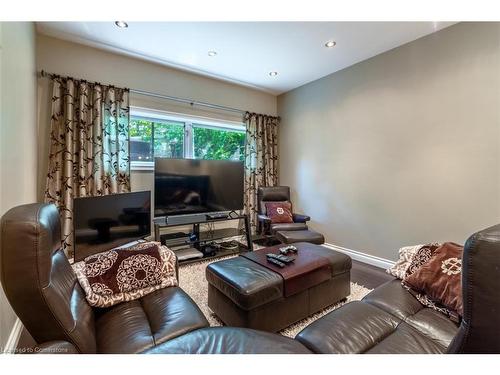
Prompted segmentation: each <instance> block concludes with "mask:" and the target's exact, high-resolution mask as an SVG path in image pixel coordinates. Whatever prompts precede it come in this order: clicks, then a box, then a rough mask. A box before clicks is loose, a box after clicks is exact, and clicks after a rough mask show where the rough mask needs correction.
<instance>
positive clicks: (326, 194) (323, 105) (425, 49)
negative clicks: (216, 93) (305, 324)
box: [278, 23, 500, 260]
mask: <svg viewBox="0 0 500 375" xmlns="http://www.w3.org/2000/svg"><path fill="white" fill-rule="evenodd" d="M339 48H341V46H339ZM278 113H279V115H280V116H281V117H282V123H281V127H280V157H281V159H280V182H281V183H282V184H286V185H290V186H291V187H292V191H293V198H294V204H295V207H296V208H297V211H303V212H305V213H307V214H309V215H311V216H312V217H313V221H312V227H313V228H315V229H317V230H319V231H321V232H323V233H324V234H325V235H326V240H327V242H330V243H333V244H336V245H339V246H342V247H346V248H349V249H353V250H357V251H361V252H365V253H368V254H371V255H375V256H379V257H382V258H386V259H392V260H394V259H396V258H397V249H398V248H399V247H400V246H404V245H410V244H417V243H425V242H430V241H456V242H459V243H463V242H464V241H465V240H466V238H467V237H468V235H469V234H471V233H472V232H474V231H476V230H478V229H481V228H483V227H486V226H489V225H493V224H496V223H498V222H500V165H499V164H500V24H499V23H460V24H457V25H455V26H451V27H449V28H447V29H444V30H442V31H440V32H437V33H435V34H431V35H429V36H426V37H424V38H421V39H419V40H416V41H414V42H411V43H409V44H407V45H404V46H401V47H399V48H396V49H394V50H391V51H388V52H386V53H384V54H381V55H378V56H376V57H374V58H371V59H369V60H366V61H364V62H361V63H359V64H357V65H354V66H352V67H349V68H347V69H345V70H342V71H339V72H336V73H334V74H332V75H329V76H327V77H324V78H322V79H319V80H317V81H315V82H312V83H309V84H307V85H305V86H302V87H300V88H297V89H295V90H293V91H290V92H288V93H285V94H283V95H281V96H279V97H278Z"/></svg>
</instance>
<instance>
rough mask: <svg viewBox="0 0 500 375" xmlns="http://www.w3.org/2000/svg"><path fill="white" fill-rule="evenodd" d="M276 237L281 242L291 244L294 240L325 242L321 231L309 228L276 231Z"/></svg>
mask: <svg viewBox="0 0 500 375" xmlns="http://www.w3.org/2000/svg"><path fill="white" fill-rule="evenodd" d="M276 238H277V239H278V240H280V241H281V242H282V243H286V244H292V243H296V242H309V243H314V244H316V245H321V244H324V243H325V237H323V235H322V234H321V233H318V232H315V231H313V230H310V229H305V230H287V231H285V230H283V231H278V232H276Z"/></svg>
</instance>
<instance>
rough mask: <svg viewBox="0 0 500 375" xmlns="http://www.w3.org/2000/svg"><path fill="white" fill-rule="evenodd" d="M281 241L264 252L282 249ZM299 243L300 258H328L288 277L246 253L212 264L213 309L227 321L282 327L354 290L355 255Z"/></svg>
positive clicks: (209, 270) (210, 289)
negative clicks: (247, 256)
mask: <svg viewBox="0 0 500 375" xmlns="http://www.w3.org/2000/svg"><path fill="white" fill-rule="evenodd" d="M281 246H283V245H279V246H273V247H270V248H266V249H263V250H258V252H263V253H267V252H274V253H276V252H277V250H278V248H279V247H281ZM295 246H296V247H297V248H298V249H299V253H298V255H297V259H299V258H298V257H300V255H301V254H311V253H314V254H317V259H320V260H322V262H323V263H322V265H321V266H318V267H316V268H315V267H314V266H311V264H310V263H307V262H306V264H305V267H304V268H303V269H304V272H303V273H302V274H301V273H300V272H296V274H295V275H294V277H293V278H292V279H288V280H287V282H285V279H284V278H283V276H282V275H281V274H280V273H278V272H277V271H274V270H272V269H271V268H272V267H265V266H263V265H261V264H258V263H256V262H255V261H253V260H251V259H248V258H245V257H244V256H239V257H235V258H231V259H226V260H222V261H219V262H215V263H212V264H210V265H209V266H208V267H207V270H206V278H207V281H208V306H209V307H210V309H211V310H212V311H213V312H214V313H215V314H216V315H217V316H218V317H219V318H220V319H221V320H222V321H223V322H224V324H225V325H227V326H235V327H247V328H253V329H259V330H264V331H268V332H277V331H279V330H281V329H283V328H285V327H288V326H289V325H290V324H293V323H295V322H297V321H299V320H301V319H304V318H306V317H308V316H309V315H311V314H314V313H316V312H318V311H320V310H322V309H323V308H325V307H327V306H329V305H332V304H334V303H336V302H338V301H340V300H342V299H344V298H345V297H347V296H348V295H349V294H350V271H351V265H352V261H351V258H350V257H349V256H347V255H345V254H342V253H339V252H336V251H333V250H330V249H327V248H325V247H323V246H317V245H314V244H310V243H297V244H295ZM254 253H257V252H254ZM249 254H250V255H252V254H251V253H249ZM318 264H319V263H318ZM325 265H326V271H327V274H325ZM287 267H293V266H287ZM301 285H305V286H306V288H305V289H301V288H300V286H301Z"/></svg>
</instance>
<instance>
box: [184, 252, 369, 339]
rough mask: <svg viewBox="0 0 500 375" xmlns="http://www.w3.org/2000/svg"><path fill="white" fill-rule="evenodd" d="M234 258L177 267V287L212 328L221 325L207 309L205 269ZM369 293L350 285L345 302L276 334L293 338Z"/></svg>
mask: <svg viewBox="0 0 500 375" xmlns="http://www.w3.org/2000/svg"><path fill="white" fill-rule="evenodd" d="M234 256H235V255H231V256H227V257H223V258H217V259H213V260H206V261H200V262H197V263H192V264H186V265H182V264H181V265H180V267H179V286H180V287H181V288H182V289H184V291H185V292H186V293H187V294H189V296H190V297H191V298H192V299H193V300H194V301H195V302H196V304H197V305H198V306H199V307H200V309H201V311H202V312H203V314H205V317H206V318H207V320H208V322H209V323H210V325H211V326H212V327H216V326H222V325H223V323H222V322H221V321H220V320H219V319H218V318H217V316H216V315H215V314H214V313H213V312H212V311H211V310H210V308H209V307H208V302H207V296H208V283H207V280H206V278H205V269H206V268H207V266H208V265H209V264H210V263H213V262H219V261H221V260H223V259H229V258H232V257H234ZM370 291H371V289H368V288H365V287H364V286H361V285H358V284H356V283H351V294H350V295H349V296H348V297H347V301H344V302H339V303H337V304H334V305H331V306H328V307H327V308H325V309H323V310H321V311H319V312H317V313H316V314H313V315H311V316H309V317H307V318H305V319H302V320H300V321H299V322H297V323H295V324H292V325H291V326H289V327H287V328H285V329H283V330H281V331H280V332H278V333H280V334H281V335H283V336H288V337H292V338H294V337H295V336H296V335H297V333H299V332H300V331H301V330H302V329H304V328H305V327H306V326H308V325H309V324H311V323H312V322H314V321H315V320H317V319H319V318H320V317H322V316H323V315H325V314H328V313H329V312H330V311H333V310H335V309H337V308H339V307H340V306H342V305H343V304H345V303H347V302H350V301H357V300H360V299H361V298H363V297H364V296H365V295H366V294H368V293H369V292H370Z"/></svg>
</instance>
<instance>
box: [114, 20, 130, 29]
mask: <svg viewBox="0 0 500 375" xmlns="http://www.w3.org/2000/svg"><path fill="white" fill-rule="evenodd" d="M115 25H116V26H118V27H119V28H121V29H126V28H127V27H128V23H126V22H125V21H115Z"/></svg>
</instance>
